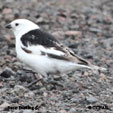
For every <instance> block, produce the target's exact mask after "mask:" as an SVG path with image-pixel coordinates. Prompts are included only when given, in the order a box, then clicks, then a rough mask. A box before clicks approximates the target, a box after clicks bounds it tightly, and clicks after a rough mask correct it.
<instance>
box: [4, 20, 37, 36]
mask: <svg viewBox="0 0 113 113" xmlns="http://www.w3.org/2000/svg"><path fill="white" fill-rule="evenodd" d="M6 28H7V29H11V30H12V31H13V33H14V35H15V36H17V35H23V34H25V33H27V32H29V31H31V30H34V29H39V26H38V25H36V24H35V23H33V22H31V21H30V20H27V19H17V20H14V21H12V22H11V23H9V24H7V25H6Z"/></svg>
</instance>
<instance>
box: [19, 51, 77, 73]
mask: <svg viewBox="0 0 113 113" xmlns="http://www.w3.org/2000/svg"><path fill="white" fill-rule="evenodd" d="M17 57H18V58H19V59H20V60H21V61H22V62H24V63H25V64H27V65H28V66H30V67H31V68H32V69H34V70H35V71H36V72H38V73H40V74H47V73H56V72H60V73H67V72H69V71H70V70H71V71H72V70H74V69H75V68H76V64H75V63H71V62H67V61H64V60H57V59H53V58H49V57H48V56H41V55H35V54H30V53H25V52H24V51H23V50H20V51H17Z"/></svg>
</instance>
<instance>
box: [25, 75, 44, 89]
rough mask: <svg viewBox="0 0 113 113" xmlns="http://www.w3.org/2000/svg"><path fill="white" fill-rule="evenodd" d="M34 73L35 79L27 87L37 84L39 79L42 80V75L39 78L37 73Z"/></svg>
mask: <svg viewBox="0 0 113 113" xmlns="http://www.w3.org/2000/svg"><path fill="white" fill-rule="evenodd" d="M33 75H34V78H35V80H34V81H33V82H31V83H29V84H28V85H27V86H26V87H27V88H29V87H31V86H32V85H34V84H36V83H37V82H38V81H41V80H42V77H39V78H38V77H37V76H36V75H35V74H33Z"/></svg>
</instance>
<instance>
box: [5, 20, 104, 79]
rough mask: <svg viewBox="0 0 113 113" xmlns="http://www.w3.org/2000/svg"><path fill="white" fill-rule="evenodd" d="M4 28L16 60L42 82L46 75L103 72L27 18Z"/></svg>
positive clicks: (15, 21)
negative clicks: (10, 34)
mask: <svg viewBox="0 0 113 113" xmlns="http://www.w3.org/2000/svg"><path fill="white" fill-rule="evenodd" d="M6 28H7V29H10V30H12V32H13V33H14V37H15V40H16V41H15V42H16V44H15V45H16V53H17V57H18V58H19V59H20V60H21V61H22V62H23V63H25V64H26V65H27V66H29V67H30V68H31V69H32V70H34V71H35V72H37V73H38V74H40V75H41V76H42V77H43V78H45V79H48V74H64V73H69V72H72V71H76V70H77V69H84V68H85V69H89V70H92V71H93V70H98V71H105V70H106V68H103V67H99V66H95V65H93V64H91V63H90V62H89V61H87V60H85V59H84V58H82V57H80V56H78V55H77V54H75V53H74V52H73V51H72V50H71V49H70V48H69V47H67V46H66V45H65V44H63V43H61V41H59V40H58V39H57V38H56V37H54V36H53V35H52V34H50V33H47V32H45V31H43V30H41V29H40V27H39V26H38V25H37V24H35V23H34V22H32V21H30V20H28V19H16V20H13V21H12V22H10V23H9V24H7V25H6Z"/></svg>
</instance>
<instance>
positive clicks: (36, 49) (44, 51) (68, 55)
mask: <svg viewBox="0 0 113 113" xmlns="http://www.w3.org/2000/svg"><path fill="white" fill-rule="evenodd" d="M22 49H23V50H24V51H25V52H28V53H32V54H34V55H42V56H44V55H45V56H47V57H49V58H53V59H58V60H65V61H70V62H75V63H77V64H82V65H89V62H87V61H86V60H84V59H83V58H80V57H79V56H77V55H76V54H75V53H74V52H73V51H71V50H70V49H69V48H67V47H66V46H64V45H62V44H57V46H56V47H48V48H45V47H44V46H42V45H37V46H28V47H22Z"/></svg>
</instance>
